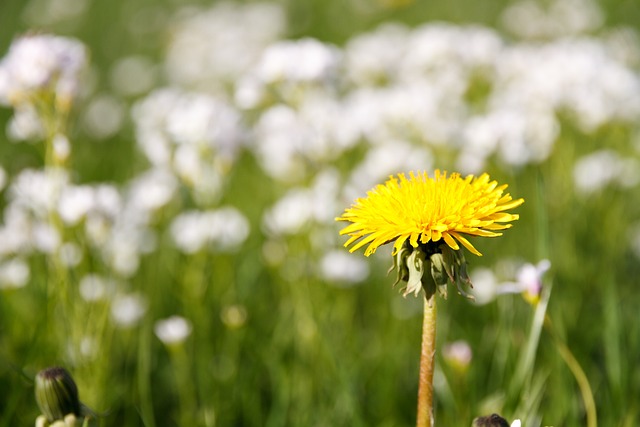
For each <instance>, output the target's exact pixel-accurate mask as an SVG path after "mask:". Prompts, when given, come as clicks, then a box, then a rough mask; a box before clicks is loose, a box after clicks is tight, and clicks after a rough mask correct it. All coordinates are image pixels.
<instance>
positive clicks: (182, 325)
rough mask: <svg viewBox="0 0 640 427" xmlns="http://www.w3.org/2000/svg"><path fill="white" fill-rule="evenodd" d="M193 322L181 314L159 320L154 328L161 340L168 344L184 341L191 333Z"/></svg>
mask: <svg viewBox="0 0 640 427" xmlns="http://www.w3.org/2000/svg"><path fill="white" fill-rule="evenodd" d="M191 329H192V327H191V322H189V320H187V319H185V318H184V317H181V316H171V317H169V318H167V319H162V320H158V321H157V322H156V324H155V326H154V328H153V330H154V332H155V333H156V336H157V337H158V339H160V341H162V342H163V343H164V344H167V345H174V344H179V343H181V342H183V341H184V340H185V339H187V337H188V336H189V335H191Z"/></svg>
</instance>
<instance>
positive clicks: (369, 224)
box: [336, 170, 524, 256]
mask: <svg viewBox="0 0 640 427" xmlns="http://www.w3.org/2000/svg"><path fill="white" fill-rule="evenodd" d="M506 188H507V185H506V184H504V185H498V183H497V182H496V181H491V179H490V178H489V175H488V174H486V173H484V174H482V175H480V176H478V177H474V176H473V175H468V176H467V177H465V178H462V177H461V176H460V174H458V173H452V174H451V175H449V176H447V172H446V171H444V172H441V171H439V170H436V171H435V174H434V177H433V178H431V177H429V175H428V174H427V173H426V172H418V173H414V172H410V173H409V178H407V177H406V176H405V175H404V174H402V173H401V174H398V177H397V178H396V177H394V176H391V177H390V178H389V180H388V181H387V182H385V183H384V184H381V185H378V186H376V187H375V188H374V189H373V190H370V191H369V192H367V197H365V198H360V199H357V200H356V201H355V203H354V204H353V205H352V206H351V207H350V208H347V209H346V210H345V212H344V213H343V214H342V216H340V217H338V218H336V220H337V221H348V222H351V224H349V225H348V226H346V227H345V228H344V229H342V231H340V234H341V235H345V234H346V235H348V236H350V238H349V240H347V242H346V243H345V244H344V246H345V247H349V246H351V248H350V251H351V252H353V251H356V250H357V249H359V248H361V247H363V246H365V245H367V244H368V245H369V246H368V247H367V249H366V250H365V255H366V256H369V255H371V254H372V253H374V252H375V251H376V249H377V248H378V247H379V246H381V245H384V244H386V243H389V242H393V241H395V243H394V245H393V253H394V255H395V254H396V253H397V252H398V251H399V250H400V248H401V247H402V245H403V244H404V243H405V241H407V240H408V241H409V243H410V244H411V246H413V247H414V248H417V247H418V245H419V244H423V245H426V244H427V243H429V242H434V243H435V242H439V241H440V240H443V241H444V242H445V243H446V244H447V246H449V247H450V248H451V249H453V250H458V249H460V246H459V245H458V243H461V244H462V245H463V246H464V247H465V248H467V249H468V250H469V251H470V252H472V253H474V254H476V255H479V256H481V255H482V254H481V253H480V252H478V250H477V249H476V248H475V247H474V246H473V245H472V244H471V243H470V242H469V241H468V240H467V239H466V237H464V235H468V236H469V235H471V236H482V237H495V236H500V235H502V233H500V232H498V231H499V230H504V229H507V228H510V227H511V224H508V223H509V222H511V221H515V220H517V219H518V217H519V216H518V215H517V214H511V213H508V212H506V211H508V210H509V209H512V208H515V207H517V206H520V205H521V204H522V203H523V202H524V199H517V200H513V199H512V198H511V196H510V195H509V193H505V189H506Z"/></svg>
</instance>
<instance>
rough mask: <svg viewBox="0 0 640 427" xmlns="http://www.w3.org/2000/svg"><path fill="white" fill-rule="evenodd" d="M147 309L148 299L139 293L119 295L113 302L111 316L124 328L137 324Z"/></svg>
mask: <svg viewBox="0 0 640 427" xmlns="http://www.w3.org/2000/svg"><path fill="white" fill-rule="evenodd" d="M146 310H147V301H146V300H145V299H144V298H143V297H142V296H141V295H138V294H128V295H119V296H117V297H115V298H114V300H113V301H112V303H111V317H112V318H113V321H114V322H115V323H116V325H118V326H120V327H123V328H129V327H132V326H134V325H136V324H137V323H138V322H139V321H140V319H141V318H142V316H143V315H144V313H145V312H146Z"/></svg>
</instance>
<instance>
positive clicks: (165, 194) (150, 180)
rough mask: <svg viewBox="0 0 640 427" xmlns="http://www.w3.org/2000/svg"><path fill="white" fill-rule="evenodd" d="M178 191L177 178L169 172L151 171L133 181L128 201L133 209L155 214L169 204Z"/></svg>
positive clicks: (161, 170) (158, 169)
mask: <svg viewBox="0 0 640 427" xmlns="http://www.w3.org/2000/svg"><path fill="white" fill-rule="evenodd" d="M177 189H178V183H177V182H176V178H175V177H174V175H173V174H171V173H170V172H169V171H167V170H165V169H161V168H155V169H150V170H148V171H146V172H144V173H143V174H142V175H139V176H138V177H137V178H135V179H134V180H133V182H132V183H131V185H130V187H129V195H128V200H129V201H130V203H131V205H132V209H139V210H141V211H142V212H153V211H155V210H157V209H159V208H161V207H163V206H164V205H166V204H167V203H169V202H170V201H171V199H172V198H173V196H174V194H175V192H176V190H177Z"/></svg>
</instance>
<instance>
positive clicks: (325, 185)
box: [263, 169, 340, 235]
mask: <svg viewBox="0 0 640 427" xmlns="http://www.w3.org/2000/svg"><path fill="white" fill-rule="evenodd" d="M339 189H340V183H339V180H338V176H337V173H336V171H335V170H333V169H327V170H324V171H322V172H321V173H319V174H318V175H317V176H316V178H315V180H314V182H313V183H312V185H311V187H310V188H294V189H292V190H289V191H288V192H287V193H286V194H285V195H284V196H283V197H281V198H280V199H279V200H278V201H277V202H276V203H275V205H274V206H272V207H271V208H270V209H269V210H268V211H267V212H266V213H265V214H264V216H263V224H264V227H265V229H266V231H267V232H268V233H271V234H273V235H293V234H298V233H300V232H301V231H302V230H303V229H304V228H305V227H308V226H309V225H311V224H313V223H321V224H327V223H332V222H333V218H334V217H335V212H336V210H337V209H336V199H337V194H338V191H339Z"/></svg>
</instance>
